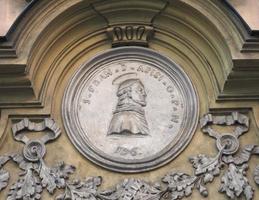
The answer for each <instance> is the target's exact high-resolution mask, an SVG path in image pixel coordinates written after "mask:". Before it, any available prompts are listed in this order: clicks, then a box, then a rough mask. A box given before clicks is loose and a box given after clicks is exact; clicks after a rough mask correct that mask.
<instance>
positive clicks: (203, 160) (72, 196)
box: [0, 112, 259, 200]
mask: <svg viewBox="0 0 259 200" xmlns="http://www.w3.org/2000/svg"><path fill="white" fill-rule="evenodd" d="M200 125H201V129H202V131H203V132H204V133H206V134H208V135H209V136H211V137H212V138H214V139H216V146H217V149H218V154H217V155H216V156H208V155H204V154H200V155H197V156H193V157H190V159H189V161H190V163H191V164H192V166H193V168H194V174H192V175H189V174H187V173H184V172H180V171H173V172H170V173H168V174H166V175H165V176H164V177H162V180H161V183H154V184H151V183H148V182H145V181H143V180H139V179H125V180H124V181H122V182H121V183H119V184H118V185H117V186H115V187H114V188H113V189H110V190H105V191H100V190H99V186H100V185H101V183H102V177H87V178H85V179H82V180H79V179H72V178H70V175H71V174H73V173H74V171H75V167H74V166H72V165H66V164H65V163H64V162H59V163H57V165H55V166H54V167H49V166H47V165H46V164H45V162H44V155H45V153H46V146H45V145H46V144H47V143H48V142H49V141H51V140H55V139H57V137H58V136H59V135H60V133H61V131H60V128H59V127H58V126H57V124H56V123H55V122H54V120H52V119H48V118H46V119H44V120H43V121H42V122H40V123H36V122H32V121H31V120H29V119H27V118H26V119H23V120H21V121H20V122H18V123H15V124H13V127H12V131H13V136H14V139H15V140H17V141H19V142H23V143H24V144H25V145H24V149H23V152H22V154H10V155H5V156H1V157H0V190H3V189H4V188H6V187H7V185H8V180H9V172H7V171H6V170H5V169H3V166H4V165H5V164H6V163H7V162H8V161H10V160H12V161H14V162H15V163H17V165H18V167H19V168H20V169H21V170H22V173H21V174H20V177H19V178H18V180H17V181H16V182H15V183H14V184H13V185H12V186H11V187H10V190H9V193H8V196H7V200H15V199H20V200H37V199H41V194H42V191H43V189H46V190H47V191H48V192H49V193H50V194H54V192H55V191H56V190H57V189H60V190H62V191H63V193H61V194H59V195H56V197H55V199H56V200H86V199H87V200H160V199H171V200H176V199H183V198H184V197H187V196H190V195H191V194H192V192H193V190H194V189H197V190H198V191H199V193H200V194H201V195H202V196H203V197H206V196H208V195H209V190H208V188H207V184H208V183H209V182H212V181H213V180H214V178H215V177H216V176H219V175H220V174H222V176H221V185H220V186H219V192H221V193H225V194H226V195H227V197H229V198H230V199H236V198H242V197H245V199H247V200H251V199H253V194H254V189H253V188H252V186H251V185H250V184H249V180H248V178H247V177H246V171H247V169H248V161H249V159H250V157H251V156H252V155H253V154H259V146H258V145H246V146H245V147H244V148H243V150H241V151H240V152H239V153H237V151H238V150H239V140H238V138H239V137H240V136H241V135H243V134H244V133H246V132H247V131H248V129H249V119H248V117H247V116H245V115H244V114H240V113H238V112H233V113H231V114H228V115H212V114H207V115H205V116H204V117H202V119H201V120H200ZM215 125H219V126H225V127H226V126H234V127H235V130H234V131H233V132H232V133H219V132H218V131H216V130H214V126H215ZM29 131H44V132H46V133H47V134H45V135H44V136H43V137H42V138H40V139H38V140H30V139H29V138H28V137H27V136H26V133H27V132H29ZM223 167H224V169H225V170H223ZM254 181H255V183H256V184H258V185H259V165H258V166H257V167H256V168H255V170H254Z"/></svg>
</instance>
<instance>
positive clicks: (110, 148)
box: [62, 47, 198, 173]
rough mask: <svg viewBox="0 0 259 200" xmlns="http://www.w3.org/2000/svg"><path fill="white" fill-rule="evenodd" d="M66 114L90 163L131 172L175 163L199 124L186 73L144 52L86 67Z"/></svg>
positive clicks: (107, 56)
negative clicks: (171, 162)
mask: <svg viewBox="0 0 259 200" xmlns="http://www.w3.org/2000/svg"><path fill="white" fill-rule="evenodd" d="M62 109H63V111H62V112H63V119H64V125H65V129H66V132H67V133H68V135H69V138H70V139H71V140H72V142H73V144H74V145H75V147H76V148H77V149H78V150H79V151H80V152H81V153H82V154H83V155H84V156H85V157H86V158H88V159H90V160H91V161H93V162H94V163H96V164H98V165H100V166H102V167H105V168H107V169H110V170H114V171H119V172H128V173H133V172H141V171H147V170H151V169H154V168H157V167H159V166H161V165H164V164H166V163H167V162H169V161H170V160H172V159H173V158H175V157H176V156H177V155H178V154H179V153H180V152H181V151H182V150H183V149H184V148H185V147H186V145H187V144H188V143H189V141H190V140H191V138H192V134H193V133H194V129H195V127H196V125H197V121H198V102H197V97H196V93H195V91H194V88H193V86H192V84H191V82H190V80H189V78H188V77H187V75H186V74H185V73H184V71H183V70H182V69H181V68H180V67H179V66H177V65H176V64H175V63H174V62H173V61H172V60H170V59H169V58H167V57H165V56H163V55H161V54H159V53H158V52H155V51H153V50H150V49H147V48H141V47H121V48H116V49H112V50H109V51H107V52H104V53H102V54H100V55H97V56H96V57H94V58H93V59H91V60H89V61H88V62H87V63H85V64H84V65H82V67H81V68H80V69H79V70H78V71H77V72H76V73H75V75H74V76H73V77H72V79H71V81H70V83H69V85H68V88H67V90H66V93H65V95H64V98H63V104H62Z"/></svg>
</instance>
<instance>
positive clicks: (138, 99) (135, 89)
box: [117, 79, 147, 106]
mask: <svg viewBox="0 0 259 200" xmlns="http://www.w3.org/2000/svg"><path fill="white" fill-rule="evenodd" d="M117 96H118V97H119V104H120V105H122V104H127V103H136V104H139V105H141V106H146V96H147V94H146V91H145V88H144V85H143V84H142V83H141V81H140V80H139V79H128V80H126V81H124V82H122V83H121V84H120V86H119V88H118V92H117Z"/></svg>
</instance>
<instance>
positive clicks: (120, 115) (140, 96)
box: [108, 73, 149, 135]
mask: <svg viewBox="0 0 259 200" xmlns="http://www.w3.org/2000/svg"><path fill="white" fill-rule="evenodd" d="M134 76H136V74H133V73H127V74H124V75H122V76H119V77H118V78H116V79H115V80H114V81H113V84H116V85H118V91H117V97H118V103H117V106H116V110H115V111H114V112H113V117H112V120H111V123H110V126H109V130H108V135H111V134H119V135H149V128H148V123H147V120H146V117H145V110H144V108H143V107H145V106H146V96H147V94H146V92H145V88H144V85H143V83H142V82H141V81H140V80H139V79H136V78H134Z"/></svg>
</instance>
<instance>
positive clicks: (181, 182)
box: [162, 172, 197, 200]
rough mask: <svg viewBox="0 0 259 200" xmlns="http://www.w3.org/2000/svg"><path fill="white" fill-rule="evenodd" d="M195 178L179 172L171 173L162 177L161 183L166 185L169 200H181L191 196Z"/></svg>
mask: <svg viewBox="0 0 259 200" xmlns="http://www.w3.org/2000/svg"><path fill="white" fill-rule="evenodd" d="M196 179H197V177H196V176H190V175H188V174H185V173H181V172H176V173H175V172H172V173H170V174H167V175H166V176H165V177H163V179H162V181H163V182H164V183H167V184H168V188H169V191H170V192H169V193H170V199H172V200H175V199H182V198H183V197H187V196H189V195H191V194H192V190H193V188H194V185H195V181H196Z"/></svg>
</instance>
